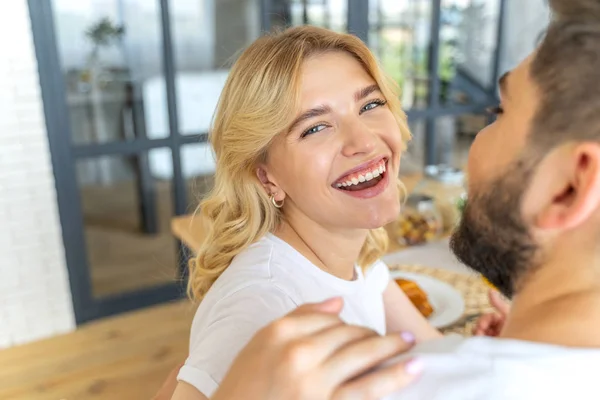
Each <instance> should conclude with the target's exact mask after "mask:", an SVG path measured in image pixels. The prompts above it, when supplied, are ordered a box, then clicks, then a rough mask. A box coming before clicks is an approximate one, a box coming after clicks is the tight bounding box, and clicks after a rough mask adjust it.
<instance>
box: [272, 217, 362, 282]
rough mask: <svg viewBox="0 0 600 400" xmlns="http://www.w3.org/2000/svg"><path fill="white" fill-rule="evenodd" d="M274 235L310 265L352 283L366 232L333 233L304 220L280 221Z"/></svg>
mask: <svg viewBox="0 0 600 400" xmlns="http://www.w3.org/2000/svg"><path fill="white" fill-rule="evenodd" d="M274 234H275V235H276V236H277V237H279V238H280V239H282V240H284V241H285V242H287V243H288V244H289V245H290V246H292V247H293V248H295V249H296V250H297V251H298V252H300V254H302V255H303V256H304V257H306V258H307V259H308V260H309V261H310V262H312V263H313V264H315V265H316V266H317V267H319V268H321V269H322V270H323V271H325V272H328V273H330V274H331V275H334V276H336V277H338V278H341V279H345V280H353V279H355V276H354V272H355V271H354V266H355V265H356V261H357V259H358V255H359V254H360V250H361V248H362V246H363V244H364V242H365V239H366V237H367V234H368V231H367V230H356V231H336V232H333V231H331V230H329V229H326V228H324V227H322V226H320V225H318V224H316V223H314V221H307V220H306V219H295V220H294V221H290V220H284V221H283V222H282V223H281V225H280V226H279V227H278V229H277V230H276V231H275V232H274Z"/></svg>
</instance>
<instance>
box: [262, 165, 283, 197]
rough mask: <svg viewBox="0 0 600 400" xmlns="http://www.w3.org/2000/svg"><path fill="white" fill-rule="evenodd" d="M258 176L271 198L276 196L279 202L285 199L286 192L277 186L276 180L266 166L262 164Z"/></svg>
mask: <svg viewBox="0 0 600 400" xmlns="http://www.w3.org/2000/svg"><path fill="white" fill-rule="evenodd" d="M256 176H257V177H258V181H259V182H260V183H261V185H262V186H263V187H264V188H265V191H266V192H267V194H268V195H269V196H271V195H272V196H274V197H275V200H276V201H277V202H281V201H283V200H284V199H285V192H284V191H283V190H282V189H281V188H280V187H279V185H277V183H276V179H275V178H274V177H273V176H272V175H271V174H270V173H269V170H268V168H267V166H266V165H263V164H261V165H259V166H258V167H257V168H256Z"/></svg>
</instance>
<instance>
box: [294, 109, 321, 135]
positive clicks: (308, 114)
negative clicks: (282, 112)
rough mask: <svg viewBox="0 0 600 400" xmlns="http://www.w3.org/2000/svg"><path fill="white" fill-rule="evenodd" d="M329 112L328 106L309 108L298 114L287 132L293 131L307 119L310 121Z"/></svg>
mask: <svg viewBox="0 0 600 400" xmlns="http://www.w3.org/2000/svg"><path fill="white" fill-rule="evenodd" d="M330 112H331V107H329V106H317V107H314V108H311V109H309V110H306V111H304V112H303V113H302V114H300V115H299V116H298V117H296V119H295V120H294V122H292V123H291V124H290V128H289V131H292V130H294V128H295V127H296V126H298V125H299V124H300V123H301V122H303V121H306V120H307V119H311V118H314V117H320V116H321V115H325V114H329V113H330Z"/></svg>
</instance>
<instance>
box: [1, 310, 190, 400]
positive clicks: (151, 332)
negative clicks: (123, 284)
mask: <svg viewBox="0 0 600 400" xmlns="http://www.w3.org/2000/svg"><path fill="white" fill-rule="evenodd" d="M193 313H194V307H193V306H192V305H191V304H190V303H189V302H187V301H179V302H174V303H170V304H166V305H161V306H157V307H153V308H148V309H146V310H143V311H137V312H133V313H129V314H123V315H120V316H117V317H113V318H108V319H104V320H101V321H98V322H94V323H90V324H88V325H84V326H82V327H81V328H79V329H78V330H77V331H75V332H74V333H70V334H66V335H62V336H58V337H55V338H51V339H47V340H43V341H39V342H36V343H32V344H27V345H23V346H18V347H14V348H10V349H7V350H2V351H0V399H2V400H4V399H6V400H9V399H10V400H61V399H64V400H121V399H127V400H137V399H140V400H141V399H144V400H148V399H151V398H152V396H153V395H154V394H155V393H156V391H157V390H158V388H159V387H160V385H161V384H162V382H163V381H164V379H165V378H166V376H167V375H168V373H169V371H170V370H171V369H173V367H174V366H176V365H177V364H178V363H180V362H183V361H184V360H185V357H186V355H187V351H188V337H189V329H190V324H191V320H192V318H193Z"/></svg>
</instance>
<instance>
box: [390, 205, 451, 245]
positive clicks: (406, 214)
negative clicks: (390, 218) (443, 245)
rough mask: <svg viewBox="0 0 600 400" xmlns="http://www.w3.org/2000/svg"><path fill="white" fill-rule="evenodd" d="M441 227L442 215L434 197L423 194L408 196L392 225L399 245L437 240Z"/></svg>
mask: <svg viewBox="0 0 600 400" xmlns="http://www.w3.org/2000/svg"><path fill="white" fill-rule="evenodd" d="M442 229H443V221H442V217H441V215H440V213H439V212H438V210H437V208H436V206H435V201H434V199H433V198H431V197H429V196H423V195H411V196H409V197H408V198H407V199H406V203H405V204H404V205H403V207H402V212H401V213H400V216H399V218H398V219H397V220H396V222H395V223H394V224H393V226H392V232H393V236H394V239H395V240H396V241H397V242H398V244H399V245H400V246H415V245H419V244H424V243H428V242H431V241H434V240H437V239H439V238H440V235H441V234H442Z"/></svg>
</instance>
